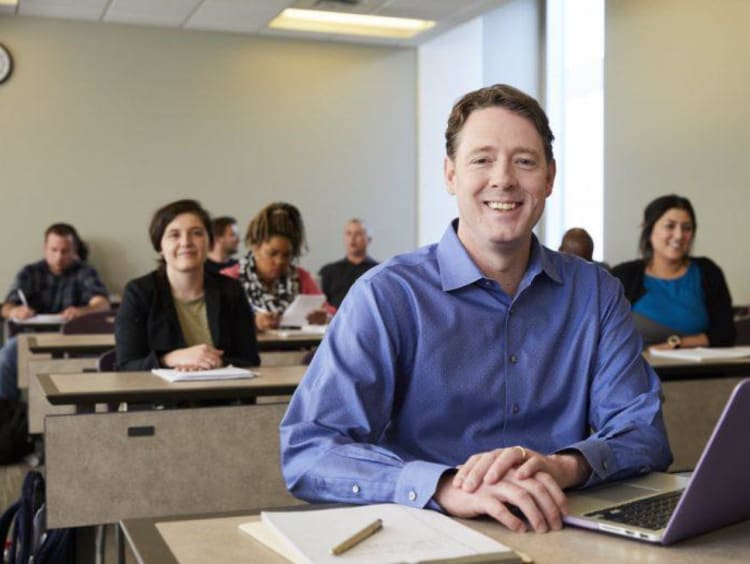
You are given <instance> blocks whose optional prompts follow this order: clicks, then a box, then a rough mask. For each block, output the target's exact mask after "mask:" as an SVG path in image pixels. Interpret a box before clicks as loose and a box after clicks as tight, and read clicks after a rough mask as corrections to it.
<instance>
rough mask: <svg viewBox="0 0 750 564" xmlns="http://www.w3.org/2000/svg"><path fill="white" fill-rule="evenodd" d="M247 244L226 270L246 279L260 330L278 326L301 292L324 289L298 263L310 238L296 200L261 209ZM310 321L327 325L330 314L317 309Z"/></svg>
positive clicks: (308, 318)
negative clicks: (307, 236)
mask: <svg viewBox="0 0 750 564" xmlns="http://www.w3.org/2000/svg"><path fill="white" fill-rule="evenodd" d="M245 246H246V247H248V248H249V249H250V251H249V252H248V253H247V256H245V258H244V259H242V261H240V264H239V265H237V266H236V267H233V268H229V269H225V270H222V274H226V275H227V276H232V277H235V278H239V279H240V282H242V286H243V287H244V288H245V293H246V294H247V299H248V300H249V302H250V304H251V305H252V307H253V309H254V310H255V325H256V327H257V328H258V331H266V330H268V329H277V328H278V327H279V322H280V321H281V316H282V314H283V313H284V310H285V309H286V308H288V307H289V305H290V304H291V303H292V302H293V301H294V298H296V297H297V295H298V294H303V295H304V294H311V295H318V294H322V293H323V292H321V291H320V288H319V287H318V285H317V284H316V283H315V280H314V279H313V277H312V276H311V275H310V273H309V272H308V271H307V270H305V269H304V268H302V267H300V266H297V265H296V264H294V263H295V262H296V260H297V259H299V257H300V255H301V254H302V251H303V250H306V249H307V242H306V241H305V224H304V223H303V221H302V215H301V214H300V212H299V210H298V209H297V208H296V207H294V206H293V205H292V204H287V203H283V202H276V203H273V204H269V205H267V206H266V207H265V208H263V209H262V210H260V212H258V214H257V215H256V216H255V217H254V218H253V219H252V220H251V221H250V224H249V225H248V226H247V233H246V234H245ZM307 321H308V323H310V324H311V325H325V324H326V323H327V322H328V314H327V313H326V311H324V310H317V311H314V312H312V313H310V314H309V315H308V317H307Z"/></svg>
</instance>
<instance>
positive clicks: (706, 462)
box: [564, 378, 750, 544]
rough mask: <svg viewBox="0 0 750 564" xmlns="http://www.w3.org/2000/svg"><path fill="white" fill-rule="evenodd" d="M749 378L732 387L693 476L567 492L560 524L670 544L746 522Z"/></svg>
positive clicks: (749, 514) (651, 477)
mask: <svg viewBox="0 0 750 564" xmlns="http://www.w3.org/2000/svg"><path fill="white" fill-rule="evenodd" d="M748 429H750V378H748V379H745V380H742V381H741V382H740V383H739V384H737V386H736V387H735V388H734V391H733V392H732V395H731V396H730V398H729V401H728V402H727V405H726V406H725V407H724V411H723V413H722V414H721V417H720V418H719V421H718V423H717V424H716V427H715V428H714V431H713V433H712V434H711V438H710V439H709V440H708V443H707V444H706V448H705V449H704V450H703V453H702V454H701V457H700V460H699V461H698V465H697V466H696V467H695V471H694V472H693V474H692V477H690V478H687V477H684V476H678V475H672V474H663V473H660V472H654V473H652V474H648V475H646V476H642V477H640V478H633V479H629V480H623V481H621V482H615V483H612V484H605V485H602V486H597V487H593V488H589V489H586V490H581V491H575V492H570V493H569V495H568V507H569V514H568V516H567V517H565V518H564V521H565V523H567V524H569V525H575V526H578V527H585V528H588V529H595V530H599V531H604V532H608V533H614V534H617V535H622V536H625V537H629V538H634V539H638V540H642V541H648V542H655V543H662V544H672V543H674V542H677V541H679V540H682V539H685V538H688V537H692V536H695V535H699V534H701V533H705V532H708V531H711V530H714V529H718V528H720V527H723V526H725V525H729V524H731V523H736V522H737V521H742V520H744V519H749V518H750V449H748V448H747V434H748Z"/></svg>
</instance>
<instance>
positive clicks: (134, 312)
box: [115, 200, 260, 370]
mask: <svg viewBox="0 0 750 564" xmlns="http://www.w3.org/2000/svg"><path fill="white" fill-rule="evenodd" d="M149 235H150V238H151V244H152V245H153V247H154V250H155V251H156V252H157V253H159V255H160V259H159V267H158V268H157V269H156V270H154V271H153V272H150V273H148V274H146V275H145V276H141V277H140V278H136V279H134V280H131V281H130V282H128V284H127V286H126V287H125V292H124V293H123V297H122V304H121V305H120V308H119V310H118V311H117V319H116V321H115V343H116V345H115V347H116V350H117V352H116V356H117V361H116V365H117V369H118V370H150V369H152V368H160V367H168V368H177V369H181V370H208V369H211V368H218V367H220V366H224V365H227V364H234V365H235V366H257V365H259V364H260V357H259V356H258V347H257V343H256V340H255V331H254V330H253V313H252V310H251V309H250V306H249V305H248V303H247V299H246V298H245V294H244V292H243V291H242V287H241V286H240V285H239V283H238V282H237V281H236V280H232V279H231V278H227V277H226V276H221V275H220V274H212V273H209V272H206V271H205V268H204V261H205V260H206V254H207V253H208V246H209V243H210V241H211V238H212V237H213V234H212V231H211V219H210V217H209V215H208V213H207V212H206V210H204V209H203V208H202V207H201V205H200V204H199V203H198V202H196V201H195V200H179V201H177V202H172V203H171V204H167V205H166V206H164V207H162V208H160V209H158V210H157V211H156V212H155V213H154V216H153V218H152V219H151V225H150V227H149Z"/></svg>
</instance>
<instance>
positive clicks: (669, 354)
mask: <svg viewBox="0 0 750 564" xmlns="http://www.w3.org/2000/svg"><path fill="white" fill-rule="evenodd" d="M648 352H649V353H650V354H651V356H653V357H658V358H671V359H673V360H691V361H694V362H701V361H705V360H722V359H733V358H745V357H750V347H710V348H709V347H696V348H694V349H655V348H653V347H652V348H650V349H648Z"/></svg>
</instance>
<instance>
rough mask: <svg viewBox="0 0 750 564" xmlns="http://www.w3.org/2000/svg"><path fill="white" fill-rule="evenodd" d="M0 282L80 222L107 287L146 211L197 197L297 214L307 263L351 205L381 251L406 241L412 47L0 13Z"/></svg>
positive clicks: (134, 256)
mask: <svg viewBox="0 0 750 564" xmlns="http://www.w3.org/2000/svg"><path fill="white" fill-rule="evenodd" d="M0 42H2V43H4V44H5V45H6V46H7V47H8V48H9V49H10V51H11V52H12V54H13V56H14V58H15V63H16V65H15V71H14V73H13V75H12V77H11V78H10V80H9V81H8V82H6V83H5V84H3V85H0V183H1V184H2V187H3V188H2V194H3V197H2V209H3V215H2V217H3V219H2V223H0V234H1V235H2V239H3V247H2V248H3V260H2V262H1V263H0V288H2V290H1V291H2V292H3V293H4V292H5V288H7V285H8V284H9V283H10V281H11V278H12V276H13V275H14V273H15V272H16V271H17V270H18V268H19V267H20V266H21V265H22V264H24V263H26V262H29V261H31V260H36V259H38V258H40V257H41V251H42V235H41V233H42V232H43V230H44V228H45V227H46V226H47V225H49V224H50V223H52V222H54V221H69V222H71V223H73V224H75V225H76V226H77V227H78V228H79V230H80V232H81V234H82V236H83V237H84V238H85V239H86V240H87V241H88V242H89V243H90V246H91V250H92V253H91V255H92V256H91V261H92V263H93V264H94V265H95V266H97V267H98V268H99V270H100V272H101V273H102V275H103V277H104V278H105V282H106V283H107V284H108V286H109V287H110V289H111V290H112V291H121V289H122V287H123V285H124V283H125V282H126V281H127V280H128V279H129V278H131V277H133V276H136V275H138V274H140V273H143V272H145V271H147V270H149V269H150V268H152V267H153V265H154V264H155V262H154V261H155V258H156V254H155V252H154V251H153V249H151V246H150V243H149V241H148V236H147V226H148V221H149V219H150V215H151V213H152V212H153V210H154V209H156V208H157V207H158V206H160V205H162V204H164V203H166V202H169V201H171V200H173V199H176V198H182V197H195V198H198V199H200V200H201V201H202V202H203V203H204V205H205V206H206V207H207V208H209V210H210V211H211V212H213V213H215V214H232V215H235V216H236V217H237V218H238V219H239V221H240V223H241V226H242V230H243V231H244V226H245V225H246V223H247V221H248V220H249V218H250V217H251V216H252V215H253V214H254V213H255V212H256V211H257V210H258V209H259V208H260V207H262V206H263V205H265V204H266V203H268V202H270V201H275V200H286V201H290V202H292V203H294V204H296V205H297V206H298V207H299V208H300V209H301V211H302V213H303V215H304V217H305V220H306V224H307V228H308V239H309V243H310V252H309V254H308V255H306V256H305V257H303V259H302V261H301V264H302V265H303V266H305V267H307V268H308V269H310V270H313V271H317V269H318V268H319V267H320V266H321V265H322V264H323V263H325V262H328V261H331V260H335V259H338V258H340V257H341V256H342V255H343V245H342V242H341V233H342V231H343V225H344V223H345V221H346V220H347V219H348V218H349V217H351V216H361V217H363V218H365V219H366V221H367V222H368V224H369V225H370V226H371V229H372V231H373V235H374V240H373V246H372V249H371V250H372V254H373V255H374V256H376V257H377V258H380V259H384V258H387V257H388V256H390V255H393V254H395V253H397V252H403V251H406V250H410V249H412V248H414V246H415V245H416V227H415V215H416V212H415V202H416V84H415V83H416V80H415V76H416V54H415V51H414V50H413V49H398V48H387V47H374V46H355V45H348V44H343V43H336V44H332V43H323V42H313V41H292V40H278V39H269V38H260V37H251V36H243V35H238V34H224V33H212V32H198V31H179V30H169V29H162V28H155V27H138V26H130V25H120V24H104V23H86V22H73V21H64V20H45V19H40V18H24V17H0Z"/></svg>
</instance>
